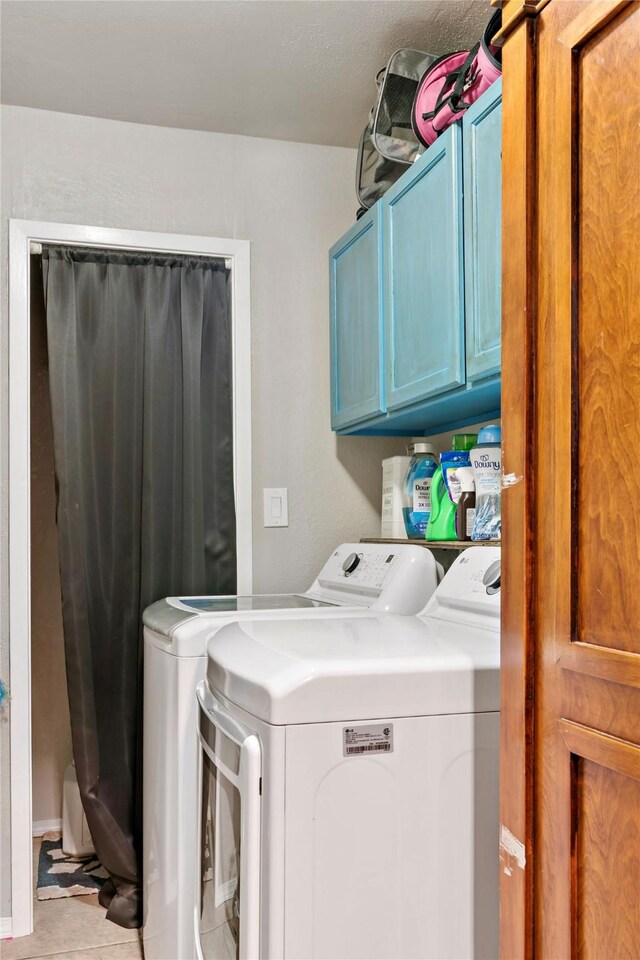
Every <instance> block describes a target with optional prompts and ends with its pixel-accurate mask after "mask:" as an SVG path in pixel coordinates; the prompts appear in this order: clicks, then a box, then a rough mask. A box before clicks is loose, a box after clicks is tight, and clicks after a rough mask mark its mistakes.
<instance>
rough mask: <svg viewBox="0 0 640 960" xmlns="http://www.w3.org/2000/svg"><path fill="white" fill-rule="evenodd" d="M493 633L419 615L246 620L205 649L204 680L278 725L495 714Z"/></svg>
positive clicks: (495, 640)
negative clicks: (493, 711) (487, 712)
mask: <svg viewBox="0 0 640 960" xmlns="http://www.w3.org/2000/svg"><path fill="white" fill-rule="evenodd" d="M499 644H500V641H499V636H498V634H497V633H495V632H492V631H489V630H483V629H472V628H469V627H465V628H463V629H460V628H456V627H454V626H452V625H451V624H447V623H436V622H434V623H431V624H429V623H427V622H425V621H424V620H421V619H418V618H414V617H401V616H393V615H390V614H371V615H366V616H360V617H342V618H340V617H336V618H332V619H324V618H322V619H320V618H309V619H306V620H300V619H287V620H281V621H278V620H272V621H260V622H259V621H250V620H247V621H243V622H237V623H232V624H229V625H228V626H225V627H223V628H222V629H221V630H219V631H218V632H217V633H216V634H215V635H214V636H212V637H211V639H210V641H209V644H208V665H207V680H208V683H209V686H210V687H211V689H212V691H213V692H214V693H216V692H217V693H218V694H221V695H222V696H224V697H226V698H227V699H228V700H230V701H232V702H233V703H235V704H237V705H238V706H239V707H241V708H242V709H243V710H246V711H247V712H248V713H250V714H252V715H253V716H256V717H259V718H260V719H262V720H264V721H266V722H267V723H272V724H278V725H279V724H293V723H326V722H330V721H342V720H344V721H351V720H372V719H375V718H386V717H409V716H429V715H436V714H438V715H439V714H452V713H472V712H480V711H490V710H498V709H499V705H500V678H499V656H500V651H499Z"/></svg>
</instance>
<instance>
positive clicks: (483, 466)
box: [469, 423, 502, 540]
mask: <svg viewBox="0 0 640 960" xmlns="http://www.w3.org/2000/svg"><path fill="white" fill-rule="evenodd" d="M469 457H470V459H471V467H472V468H473V479H474V481H475V486H476V518H475V525H474V528H473V534H472V535H471V539H472V540H500V526H501V515H500V500H501V494H502V431H501V430H500V427H499V426H498V425H497V424H495V423H492V424H491V425H490V426H488V427H483V428H482V429H481V430H480V432H479V433H478V443H477V445H476V446H475V447H474V448H473V450H471V452H470V454H469Z"/></svg>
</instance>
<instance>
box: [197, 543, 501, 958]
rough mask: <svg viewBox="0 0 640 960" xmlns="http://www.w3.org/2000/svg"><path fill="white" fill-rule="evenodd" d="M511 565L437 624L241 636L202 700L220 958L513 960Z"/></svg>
mask: <svg viewBox="0 0 640 960" xmlns="http://www.w3.org/2000/svg"><path fill="white" fill-rule="evenodd" d="M499 624H500V550H499V548H492V547H472V548H470V549H468V550H466V551H464V552H463V553H462V554H461V555H460V556H459V557H458V558H457V560H456V561H455V563H454V564H453V565H452V567H451V569H450V570H449V571H448V573H447V574H446V576H445V577H444V579H443V581H442V583H441V584H440V586H439V587H438V589H437V590H436V592H435V595H434V596H433V597H432V599H431V600H430V602H429V603H428V604H427V606H426V609H425V610H424V613H423V614H422V615H421V616H419V617H409V618H407V617H397V616H392V615H386V616H383V615H379V614H372V613H369V614H367V615H366V616H364V617H361V618H357V619H356V618H350V619H339V618H336V619H333V620H331V622H328V621H327V620H320V619H308V620H306V621H303V620H301V619H297V620H295V619H288V620H282V621H279V622H278V621H273V620H272V621H270V622H265V621H262V622H258V621H251V622H243V623H235V624H233V625H230V626H227V627H225V628H224V629H223V630H221V631H220V633H219V634H217V636H216V638H215V642H214V643H212V644H211V645H210V647H209V662H208V667H207V679H206V680H205V681H202V682H201V683H200V684H199V685H198V699H199V702H200V712H199V733H200V744H201V750H200V755H201V762H200V792H201V801H200V817H199V821H200V827H199V830H200V836H199V841H198V842H199V851H200V853H199V858H200V882H199V885H198V886H199V889H198V895H197V897H196V899H195V901H194V902H195V909H194V917H193V919H194V929H195V931H196V948H197V956H198V957H199V958H204V960H221V958H227V957H237V958H241V960H255V958H260V960H282V958H286V960H305V958H322V960H355V958H359V960H377V958H395V960H398V958H402V960H409V958H420V960H426V958H432V960H445V958H456V960H462V958H464V960H469V958H476V960H479V958H491V960H495V958H496V957H497V956H498V792H499V791H498V775H499V774H498V761H499V753H498V751H499V706H500V667H499V633H500V630H499Z"/></svg>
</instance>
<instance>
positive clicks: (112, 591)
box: [43, 247, 236, 927]
mask: <svg viewBox="0 0 640 960" xmlns="http://www.w3.org/2000/svg"><path fill="white" fill-rule="evenodd" d="M43 267H44V284H45V299H46V313H47V337H48V349H49V375H50V390H51V408H52V417H53V430H54V450H55V469H56V483H57V489H58V506H57V522H58V541H59V556H60V572H61V583H62V607H63V622H64V633H65V657H66V665H67V681H68V690H69V706H70V713H71V728H72V740H73V753H74V759H75V763H76V770H77V775H78V783H79V786H80V793H81V797H82V802H83V806H84V809H85V813H86V816H87V821H88V824H89V829H90V830H91V835H92V837H93V840H94V843H95V847H96V852H97V855H98V857H99V858H100V860H101V861H102V864H103V865H104V867H105V868H106V870H107V871H108V873H109V879H108V880H107V882H106V883H105V885H104V887H103V890H102V893H101V895H100V896H101V902H102V903H103V905H105V906H106V907H107V908H108V909H107V917H108V919H110V920H113V921H114V922H115V923H118V924H120V925H121V926H124V927H135V926H139V925H140V924H141V889H140V884H141V842H142V824H141V809H142V804H141V795H142V783H141V776H142V762H141V760H142V757H141V744H142V729H141V723H142V631H141V620H140V618H141V614H142V611H143V610H144V608H145V607H146V606H148V605H149V604H150V603H153V602H154V601H155V600H158V599H160V598H162V597H164V596H169V595H176V594H199V593H200V594H201V593H205V594H206V593H234V592H235V589H236V546H235V508H234V491H233V424H232V398H231V380H230V369H231V355H230V323H231V311H230V278H229V272H228V270H227V269H226V267H225V264H224V261H218V260H211V259H204V258H193V257H173V256H168V255H153V254H146V253H140V254H138V253H121V252H117V251H99V250H88V249H87V248H63V247H51V248H48V249H45V250H44V252H43Z"/></svg>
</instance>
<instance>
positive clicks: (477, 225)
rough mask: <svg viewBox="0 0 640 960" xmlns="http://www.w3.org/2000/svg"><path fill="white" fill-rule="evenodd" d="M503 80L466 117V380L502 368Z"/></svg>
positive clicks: (492, 87) (464, 143)
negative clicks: (500, 254)
mask: <svg viewBox="0 0 640 960" xmlns="http://www.w3.org/2000/svg"><path fill="white" fill-rule="evenodd" d="M501 133H502V80H498V81H497V82H496V83H494V84H493V85H492V86H491V87H490V88H489V89H488V90H487V92H486V93H485V94H484V96H482V97H480V99H479V100H476V102H475V103H474V104H473V106H471V107H469V109H468V110H467V112H466V113H465V115H464V118H463V120H462V145H463V153H464V252H465V262H464V269H465V279H464V283H465V301H466V303H465V312H466V354H467V379H468V380H471V381H475V380H479V379H481V378H483V377H488V376H492V375H493V374H496V373H499V372H500V334H501V296H500V289H501V282H502V277H501V272H502V259H501V257H500V256H499V255H496V251H498V254H499V251H500V250H501V246H502V237H501V227H502V172H501V162H502V136H501Z"/></svg>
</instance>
